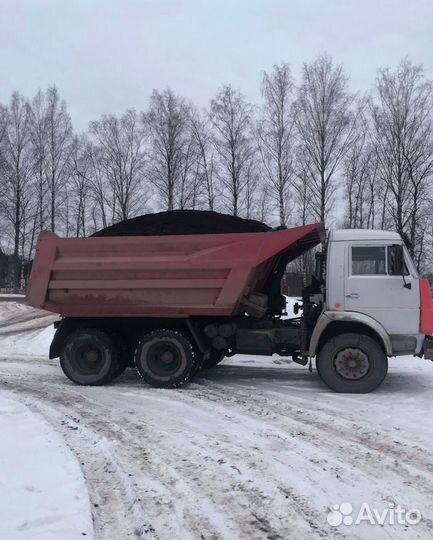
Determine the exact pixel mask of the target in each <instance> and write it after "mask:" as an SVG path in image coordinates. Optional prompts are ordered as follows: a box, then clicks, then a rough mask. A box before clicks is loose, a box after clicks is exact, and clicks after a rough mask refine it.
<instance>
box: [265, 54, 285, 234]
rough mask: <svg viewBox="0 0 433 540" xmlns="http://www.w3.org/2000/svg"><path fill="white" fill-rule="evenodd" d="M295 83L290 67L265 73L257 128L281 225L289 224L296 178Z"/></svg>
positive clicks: (266, 176) (266, 172) (271, 193)
mask: <svg viewBox="0 0 433 540" xmlns="http://www.w3.org/2000/svg"><path fill="white" fill-rule="evenodd" d="M293 87H294V85H293V80H292V75H291V72H290V67H289V65H288V64H284V63H283V64H281V65H280V66H274V67H273V70H272V72H271V73H266V72H265V73H264V74H263V79H262V96H263V98H264V106H263V108H262V115H261V118H260V120H259V123H258V126H257V140H258V147H259V152H260V157H261V171H262V173H263V177H264V179H265V181H266V182H267V183H268V184H269V193H270V195H271V196H272V198H273V199H274V200H275V202H276V204H277V208H278V214H279V221H280V225H285V224H287V222H288V218H289V216H288V213H289V212H288V209H289V200H290V188H291V183H292V181H293V178H294V170H293V146H294V141H293V131H294V114H293V112H294V111H293V107H292V94H293Z"/></svg>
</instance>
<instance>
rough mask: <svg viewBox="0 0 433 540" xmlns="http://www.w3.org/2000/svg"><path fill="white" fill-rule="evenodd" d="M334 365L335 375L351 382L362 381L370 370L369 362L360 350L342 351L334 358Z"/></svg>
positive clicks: (348, 349)
mask: <svg viewBox="0 0 433 540" xmlns="http://www.w3.org/2000/svg"><path fill="white" fill-rule="evenodd" d="M334 363H335V369H336V371H337V373H338V374H339V375H340V376H341V377H343V378H344V379H349V380H352V381H353V380H358V379H362V377H365V375H367V373H368V370H369V369H370V360H369V359H368V356H367V355H366V354H365V353H364V352H363V351H362V350H361V349H354V348H347V349H343V350H342V351H340V352H339V353H338V354H337V356H336V357H335V361H334Z"/></svg>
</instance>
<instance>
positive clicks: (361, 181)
mask: <svg viewBox="0 0 433 540" xmlns="http://www.w3.org/2000/svg"><path fill="white" fill-rule="evenodd" d="M367 130H368V127H367V125H366V123H365V122H364V121H363V122H361V123H360V125H359V129H358V135H357V137H356V140H355V141H354V142H353V144H352V145H351V147H350V148H349V151H348V152H347V154H346V155H345V157H344V159H343V162H342V167H341V169H342V171H341V172H342V178H343V184H344V199H345V201H346V204H347V208H346V223H345V225H346V226H347V227H349V228H360V229H362V228H374V227H375V226H376V219H377V213H378V209H379V207H380V203H379V200H378V199H379V194H380V191H381V189H380V187H381V186H379V179H378V175H377V168H378V166H377V156H376V151H375V148H374V146H373V145H372V144H371V142H370V139H369V135H368V131H367Z"/></svg>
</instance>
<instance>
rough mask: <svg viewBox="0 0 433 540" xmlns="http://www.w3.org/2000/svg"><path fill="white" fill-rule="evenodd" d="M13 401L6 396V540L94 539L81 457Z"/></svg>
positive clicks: (2, 493)
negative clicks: (78, 460)
mask: <svg viewBox="0 0 433 540" xmlns="http://www.w3.org/2000/svg"><path fill="white" fill-rule="evenodd" d="M7 395H9V394H8V393H7V392H5V391H3V390H2V392H1V394H0V433H1V435H2V436H1V438H0V464H1V465H0V466H1V475H0V517H1V519H0V538H4V539H7V540H15V539H17V540H18V539H19V540H25V539H29V540H39V539H40V540H61V539H65V540H66V539H68V540H69V539H72V538H80V537H84V536H85V537H86V538H92V537H93V527H92V519H91V512H90V505H89V499H88V494H87V488H86V484H85V481H84V478H83V476H82V474H81V469H80V466H79V464H78V462H77V461H76V458H75V456H74V455H73V454H72V453H71V451H70V450H69V448H68V447H67V446H66V445H65V443H64V441H63V438H62V437H61V436H60V435H59V434H58V433H57V432H56V431H55V430H54V429H52V428H51V427H50V426H49V425H48V424H47V423H46V422H45V421H44V420H43V419H42V417H40V415H37V414H35V413H33V412H32V411H31V410H30V409H29V408H28V407H26V406H25V405H23V404H22V403H19V402H18V401H17V400H16V399H12V398H10V397H6V396H7ZM11 395H13V394H11ZM24 401H25V400H24ZM30 401H31V400H30ZM30 406H31V404H30Z"/></svg>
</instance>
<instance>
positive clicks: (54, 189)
mask: <svg viewBox="0 0 433 540" xmlns="http://www.w3.org/2000/svg"><path fill="white" fill-rule="evenodd" d="M45 120H46V135H47V139H46V143H47V146H46V157H45V164H44V171H45V177H46V183H47V186H48V197H49V202H50V205H49V218H50V227H51V230H52V231H53V232H55V231H56V226H57V217H58V215H60V208H61V206H62V203H63V202H64V201H63V199H62V197H63V193H62V191H63V190H64V187H65V184H66V181H67V174H68V162H69V159H70V155H71V150H72V148H71V141H72V124H71V119H70V117H69V114H68V112H67V110H66V103H65V101H62V100H61V99H60V97H59V93H58V90H57V88H56V87H55V86H52V87H50V88H48V90H47V92H46V119H45Z"/></svg>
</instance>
